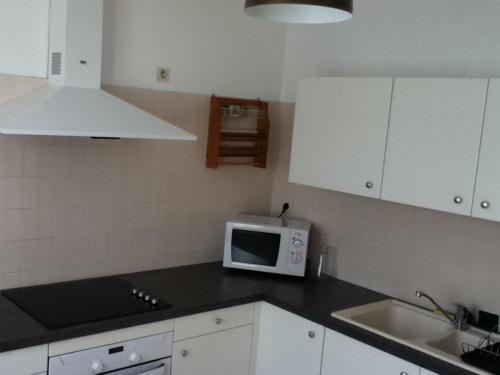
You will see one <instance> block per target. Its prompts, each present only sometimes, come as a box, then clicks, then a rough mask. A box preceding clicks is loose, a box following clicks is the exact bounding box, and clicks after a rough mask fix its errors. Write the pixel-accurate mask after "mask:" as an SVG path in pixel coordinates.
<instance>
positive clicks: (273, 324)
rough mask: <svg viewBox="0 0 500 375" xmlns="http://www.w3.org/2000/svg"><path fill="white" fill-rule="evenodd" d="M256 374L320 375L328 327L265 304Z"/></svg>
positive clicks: (260, 329) (262, 306)
mask: <svg viewBox="0 0 500 375" xmlns="http://www.w3.org/2000/svg"><path fill="white" fill-rule="evenodd" d="M258 332H259V333H258V342H257V358H256V361H257V363H256V365H255V374H256V375H276V374H286V375H319V374H320V371H321V353H322V348H323V337H324V332H325V328H324V327H322V326H320V325H318V324H316V323H313V322H310V321H308V320H306V319H304V318H301V317H299V316H297V315H294V314H291V313H289V312H287V311H285V310H282V309H280V308H277V307H274V306H272V305H270V304H267V303H262V304H261V315H260V324H259V329H258Z"/></svg>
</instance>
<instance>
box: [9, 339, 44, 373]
mask: <svg viewBox="0 0 500 375" xmlns="http://www.w3.org/2000/svg"><path fill="white" fill-rule="evenodd" d="M47 357H48V346H47V345H41V346H36V347H32V348H27V349H21V350H14V351H11V352H5V353H1V354H0V374H8V375H33V374H40V373H42V374H44V371H47Z"/></svg>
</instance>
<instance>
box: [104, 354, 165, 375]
mask: <svg viewBox="0 0 500 375" xmlns="http://www.w3.org/2000/svg"><path fill="white" fill-rule="evenodd" d="M171 365H172V359H171V358H166V359H162V360H159V361H153V362H149V363H144V364H141V365H136V366H133V367H127V368H124V369H122V370H115V371H111V372H105V373H103V375H104V374H106V375H107V374H109V375H170V372H171Z"/></svg>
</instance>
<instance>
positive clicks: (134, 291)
mask: <svg viewBox="0 0 500 375" xmlns="http://www.w3.org/2000/svg"><path fill="white" fill-rule="evenodd" d="M137 293H139V289H137V288H133V289H132V295H134V296H136V295H137Z"/></svg>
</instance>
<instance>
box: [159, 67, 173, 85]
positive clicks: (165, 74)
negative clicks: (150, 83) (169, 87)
mask: <svg viewBox="0 0 500 375" xmlns="http://www.w3.org/2000/svg"><path fill="white" fill-rule="evenodd" d="M156 80H157V81H158V82H168V81H170V69H169V68H162V67H159V68H158V69H157V70H156Z"/></svg>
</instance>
